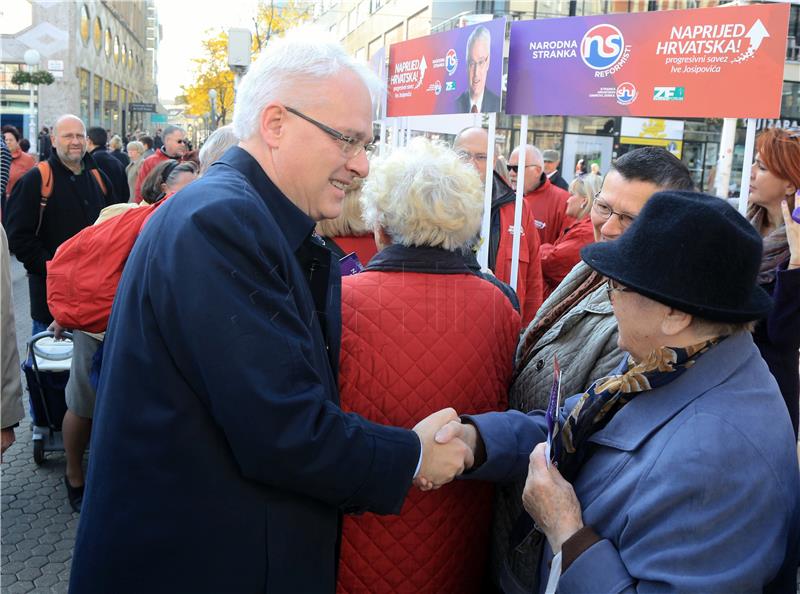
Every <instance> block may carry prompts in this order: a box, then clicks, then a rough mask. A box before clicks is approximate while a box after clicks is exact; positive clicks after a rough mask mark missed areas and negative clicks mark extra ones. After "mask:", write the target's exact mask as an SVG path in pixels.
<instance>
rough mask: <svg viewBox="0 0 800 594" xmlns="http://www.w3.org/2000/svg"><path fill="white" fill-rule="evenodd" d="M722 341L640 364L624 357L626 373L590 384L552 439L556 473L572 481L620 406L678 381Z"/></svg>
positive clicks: (666, 351)
mask: <svg viewBox="0 0 800 594" xmlns="http://www.w3.org/2000/svg"><path fill="white" fill-rule="evenodd" d="M723 338H724V337H722V338H714V339H711V340H707V341H705V342H701V343H699V344H695V345H692V346H688V347H685V348H672V347H661V348H660V349H657V350H655V351H653V352H652V353H650V355H649V356H648V357H647V358H646V359H645V360H644V361H642V362H641V363H636V362H635V361H634V360H633V357H631V355H627V362H626V366H627V371H625V372H624V373H623V374H621V375H609V376H608V377H604V378H602V379H599V380H597V381H596V382H594V383H593V384H592V385H591V386H590V387H589V389H588V390H587V391H586V392H585V393H584V394H583V396H581V398H580V400H578V402H577V404H576V405H575V407H574V408H573V409H572V411H571V412H570V414H569V416H568V417H567V419H566V422H565V423H564V426H563V427H562V429H561V439H560V440H556V439H555V438H554V440H553V441H554V447H555V455H554V459H555V460H556V461H557V465H558V470H559V472H561V474H562V475H563V476H564V478H566V479H567V480H568V481H572V480H574V479H575V476H576V475H577V473H578V470H580V468H581V466H582V464H583V462H584V461H585V459H586V452H587V442H588V441H589V438H590V437H591V436H592V435H594V434H595V433H596V432H598V431H599V430H600V429H602V428H603V427H605V426H606V425H608V423H609V421H611V419H613V418H614V415H616V414H617V413H618V412H619V411H620V410H621V409H622V407H623V406H625V405H626V404H627V403H628V402H630V401H631V400H632V399H633V398H634V397H635V396H636V395H637V394H641V393H642V392H646V391H647V390H653V389H655V388H660V387H661V386H664V385H666V384H668V383H669V382H671V381H673V380H675V379H677V378H679V377H680V376H681V375H682V374H683V373H684V372H685V371H686V370H687V369H689V368H690V367H692V366H693V365H694V364H695V362H696V361H697V359H698V358H699V357H700V355H702V354H703V353H705V352H706V351H708V350H709V349H710V348H711V347H713V346H714V345H716V344H717V343H719V341H720V340H722V339H723Z"/></svg>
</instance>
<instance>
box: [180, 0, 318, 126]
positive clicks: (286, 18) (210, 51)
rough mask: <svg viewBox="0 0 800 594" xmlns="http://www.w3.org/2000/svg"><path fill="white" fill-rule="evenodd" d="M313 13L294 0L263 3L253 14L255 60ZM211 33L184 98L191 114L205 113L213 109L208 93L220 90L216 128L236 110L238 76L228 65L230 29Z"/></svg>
mask: <svg viewBox="0 0 800 594" xmlns="http://www.w3.org/2000/svg"><path fill="white" fill-rule="evenodd" d="M309 16H310V12H309V8H308V7H306V8H302V7H300V6H299V5H298V4H297V3H296V2H294V1H293V0H292V1H290V2H286V3H281V6H277V5H276V2H275V0H270V1H266V0H262V1H261V2H259V5H258V9H257V10H256V14H255V16H254V17H253V25H254V28H255V35H254V37H253V47H252V51H253V59H255V58H256V57H257V56H258V54H259V52H260V51H261V50H262V49H263V48H264V47H265V46H266V45H267V43H269V40H270V38H271V37H272V36H273V35H280V34H281V33H283V32H284V31H286V30H287V29H289V28H291V27H293V26H295V25H297V24H298V23H300V22H302V21H304V20H306V19H307V18H308V17H309ZM207 34H208V35H211V37H209V38H208V39H205V40H203V49H204V52H203V56H202V57H200V58H196V59H194V60H193V62H194V65H195V66H194V73H195V82H194V84H192V85H189V86H187V87H183V92H184V99H185V102H186V104H187V105H188V108H187V110H186V112H187V113H188V114H190V115H195V116H203V115H205V114H207V113H209V112H210V111H211V103H210V99H209V97H208V92H209V91H210V90H211V89H214V90H216V91H217V102H216V115H217V121H216V122H214V124H215V125H213V126H212V127H213V128H216V127H217V126H224V125H225V124H227V123H228V116H229V115H230V114H231V113H232V110H233V94H234V91H233V80H234V75H233V72H231V70H230V68H229V67H228V32H227V31H216V32H214V31H213V30H212V31H208V32H207Z"/></svg>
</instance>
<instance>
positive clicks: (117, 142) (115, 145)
mask: <svg viewBox="0 0 800 594" xmlns="http://www.w3.org/2000/svg"><path fill="white" fill-rule="evenodd" d="M108 146H109V147H111V148H112V149H114V150H117V149H122V139H121V138H120V137H119V134H114V136H112V137H111V140H109V141H108Z"/></svg>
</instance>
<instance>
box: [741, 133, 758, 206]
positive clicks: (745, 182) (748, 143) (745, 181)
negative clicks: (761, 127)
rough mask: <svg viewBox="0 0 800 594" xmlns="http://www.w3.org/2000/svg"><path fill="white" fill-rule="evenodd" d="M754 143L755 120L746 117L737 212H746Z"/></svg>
mask: <svg viewBox="0 0 800 594" xmlns="http://www.w3.org/2000/svg"><path fill="white" fill-rule="evenodd" d="M755 144H756V120H755V118H747V134H746V135H745V139H744V162H743V163H742V183H741V184H740V185H739V212H740V213H742V214H743V215H745V214H747V201H748V199H749V198H750V171H751V169H752V168H753V151H754V149H755Z"/></svg>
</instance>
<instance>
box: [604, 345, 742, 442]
mask: <svg viewBox="0 0 800 594" xmlns="http://www.w3.org/2000/svg"><path fill="white" fill-rule="evenodd" d="M754 356H758V350H757V349H756V346H755V344H753V338H752V336H751V335H750V333H748V332H739V333H738V334H735V335H733V336H730V337H728V338H726V339H725V340H723V341H722V342H720V343H719V344H717V345H716V346H715V347H714V348H712V349H711V350H709V351H708V352H707V353H705V354H704V355H702V356H701V357H700V358H699V359H698V360H697V362H696V363H695V365H694V366H693V367H692V368H691V369H688V370H687V371H686V372H685V373H683V374H682V375H681V376H680V377H678V378H677V379H676V380H674V381H672V382H670V383H669V384H667V385H666V386H663V387H661V388H657V389H655V390H652V391H648V392H644V393H642V394H640V395H638V396H637V397H636V398H634V399H633V400H631V401H630V402H629V403H628V404H626V405H625V406H624V407H623V408H622V410H620V411H619V412H618V413H617V414H616V415H615V416H614V418H613V419H611V421H610V422H609V423H608V425H607V426H606V427H605V428H603V429H601V430H600V431H598V432H597V433H595V434H594V435H593V436H592V437H591V438H590V439H589V441H591V442H593V443H597V444H600V445H604V446H608V447H612V448H616V449H618V450H623V451H632V450H635V449H636V448H638V447H639V446H640V445H641V444H642V442H644V441H645V440H646V439H647V438H648V437H650V436H651V435H652V434H653V433H655V432H656V431H657V430H658V429H660V428H661V427H662V426H663V425H665V424H667V423H668V422H669V421H670V420H671V419H672V418H673V417H674V416H676V415H677V414H678V413H680V411H682V410H683V409H684V408H686V406H688V405H689V404H691V403H692V402H693V401H694V400H696V399H697V398H699V397H700V396H701V395H703V394H704V393H706V392H707V391H708V390H710V389H712V388H714V387H716V386H718V385H720V384H721V383H723V382H724V381H726V380H727V379H728V378H729V377H730V376H731V375H732V374H733V373H734V372H735V371H736V370H737V369H739V368H740V367H741V366H743V365H745V364H746V362H747V360H748V359H750V358H752V357H754Z"/></svg>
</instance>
